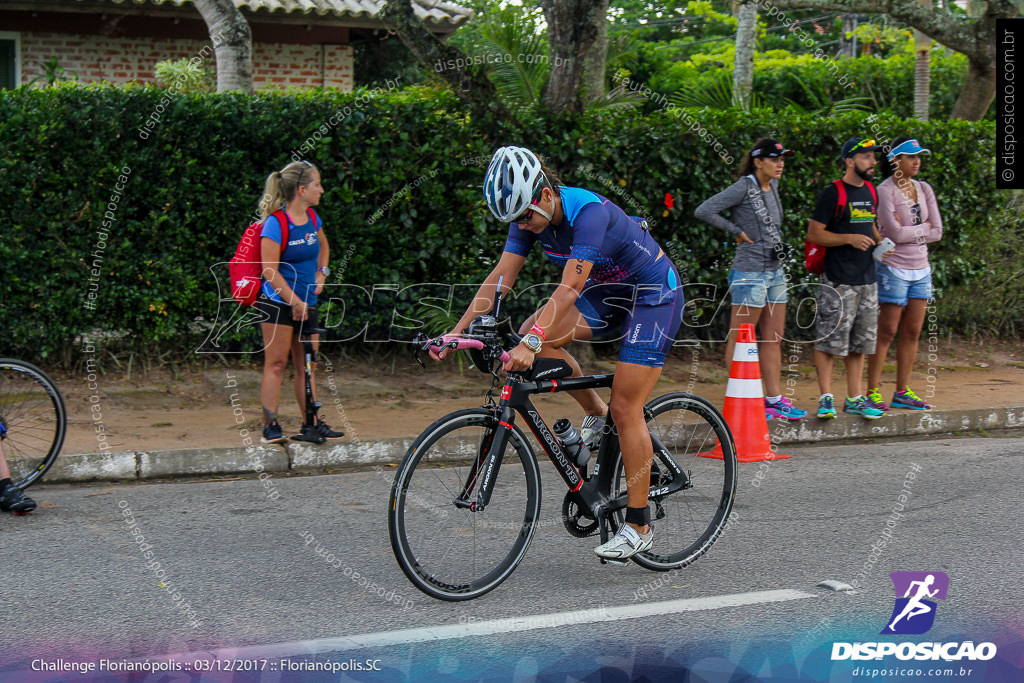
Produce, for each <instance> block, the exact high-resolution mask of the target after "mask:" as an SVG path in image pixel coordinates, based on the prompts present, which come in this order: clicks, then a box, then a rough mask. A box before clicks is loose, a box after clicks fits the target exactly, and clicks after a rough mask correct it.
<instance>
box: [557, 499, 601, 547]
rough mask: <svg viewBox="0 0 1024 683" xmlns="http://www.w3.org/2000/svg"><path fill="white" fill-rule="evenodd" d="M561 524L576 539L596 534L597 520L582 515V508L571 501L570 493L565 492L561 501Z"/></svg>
mask: <svg viewBox="0 0 1024 683" xmlns="http://www.w3.org/2000/svg"><path fill="white" fill-rule="evenodd" d="M584 522H586V523H584ZM562 524H564V525H565V530H566V531H568V532H569V533H570V534H571V535H572V536H575V537H576V538H587V537H588V536H593V535H594V534H596V533H597V520H596V519H591V518H590V517H588V516H587V515H585V514H584V512H583V508H581V507H580V506H579V505H578V504H577V503H576V501H575V500H573V496H572V492H571V491H567V492H566V494H565V498H564V499H563V500H562Z"/></svg>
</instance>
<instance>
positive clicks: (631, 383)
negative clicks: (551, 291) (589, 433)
mask: <svg viewBox="0 0 1024 683" xmlns="http://www.w3.org/2000/svg"><path fill="white" fill-rule="evenodd" d="M536 315H537V314H536V313H534V314H533V315H531V316H530V317H529V318H528V319H527V320H526V322H524V323H523V324H522V325H521V326H520V328H519V333H520V334H525V333H526V332H528V331H529V329H530V328H531V327H533V324H534V321H535V318H536ZM547 335H548V339H547V341H546V342H544V345H543V346H542V347H541V351H540V353H539V354H537V355H538V356H540V357H542V358H560V359H562V360H564V361H566V362H567V363H568V364H569V366H570V367H571V368H572V370H573V374H572V376H573V377H580V376H582V374H583V373H582V371H581V370H580V366H579V363H577V362H576V359H575V358H573V357H572V356H571V355H570V354H569V352H568V351H566V350H565V349H564V348H562V347H563V346H564V345H565V344H568V343H569V342H571V341H589V340H590V339H592V338H593V332H592V330H591V329H590V326H589V325H588V324H587V322H586V320H585V319H584V318H583V315H582V314H580V313H578V312H577V315H576V318H575V320H573V316H563V317H562V318H560V319H559V320H557V321H556V323H555V324H554V325H553V326H552V327H551V328H550V329H549V330H548V331H547ZM659 377H661V368H660V367H648V366H646V365H637V364H635V363H621V362H620V363H618V364H617V365H616V366H615V380H614V382H613V384H612V394H611V399H610V402H609V404H606V403H605V402H604V401H603V400H602V399H601V396H600V395H599V394H598V393H597V392H596V391H594V390H593V389H586V390H583V391H571V392H569V394H570V395H571V396H572V397H573V398H574V399H576V402H577V403H579V404H580V407H582V408H583V410H584V412H585V413H586V414H587V415H600V416H603V415H606V414H608V413H609V412H610V413H611V416H612V420H613V421H614V422H615V427H616V429H617V430H618V433H619V447H620V449H621V451H622V463H623V469H624V470H625V475H626V490H627V493H628V502H627V512H628V508H633V509H634V510H635V511H640V510H644V511H646V510H647V495H648V492H649V491H650V487H651V463H652V462H653V460H654V447H653V445H652V444H651V433H650V431H648V428H647V421H646V420H645V419H644V405H645V404H646V403H647V399H648V398H649V397H650V395H651V392H652V391H653V390H654V385H655V384H657V382H658V378H659ZM635 514H637V513H636V512H634V513H631V515H635ZM648 514H649V513H648ZM646 517H647V515H643V516H640V517H637V519H642V521H643V523H640V522H637V521H630V520H627V523H626V525H627V526H629V527H631V528H632V530H633V531H635V532H636V535H635V536H633V535H630V534H628V532H626V538H628V539H630V540H631V541H633V542H634V543H631V544H630V547H625V542H624V541H623V540H622V539H621V538H620V537H619V536H618V535H617V536H616V537H615V538H613V539H611V540H610V541H609V542H608V543H607V544H605V545H602V546H599V547H598V548H597V550H600V551H601V552H598V555H601V556H602V557H606V558H608V559H617V558H619V557H621V558H623V559H625V558H628V557H629V556H631V555H633V554H634V553H635V552H642V551H643V550H646V549H648V548H650V547H651V543H652V536H651V527H650V524H649V520H648V519H647V518H646ZM620 533H621V530H620ZM605 546H614V547H608V548H606V547H605ZM602 549H603V550H602Z"/></svg>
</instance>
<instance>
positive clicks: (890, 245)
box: [874, 237, 896, 263]
mask: <svg viewBox="0 0 1024 683" xmlns="http://www.w3.org/2000/svg"><path fill="white" fill-rule="evenodd" d="M895 248H896V243H895V242H893V241H892V240H891V239H889V238H888V237H886V238H885V239H883V240H882V243H881V244H879V245H878V246H877V247H875V251H874V257H875V260H876V261H878V262H879V263H881V262H882V257H883V256H885V255H886V254H887V253H889V252H890V251H892V250H893V249H895Z"/></svg>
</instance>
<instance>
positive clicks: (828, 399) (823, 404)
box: [818, 394, 836, 420]
mask: <svg viewBox="0 0 1024 683" xmlns="http://www.w3.org/2000/svg"><path fill="white" fill-rule="evenodd" d="M835 416H836V407H835V404H834V403H833V402H832V394H822V395H821V398H819V399H818V417H820V418H821V419H823V420H828V419H832V418H834V417H835Z"/></svg>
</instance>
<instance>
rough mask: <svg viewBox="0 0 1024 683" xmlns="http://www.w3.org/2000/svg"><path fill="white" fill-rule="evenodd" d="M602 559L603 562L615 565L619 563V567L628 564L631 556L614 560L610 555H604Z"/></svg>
mask: <svg viewBox="0 0 1024 683" xmlns="http://www.w3.org/2000/svg"><path fill="white" fill-rule="evenodd" d="M600 559H601V564H614V565H617V566H619V567H625V566H626V565H628V564H629V558H628V557H627V558H626V559H624V560H613V559H612V558H610V557H602V558H600Z"/></svg>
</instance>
